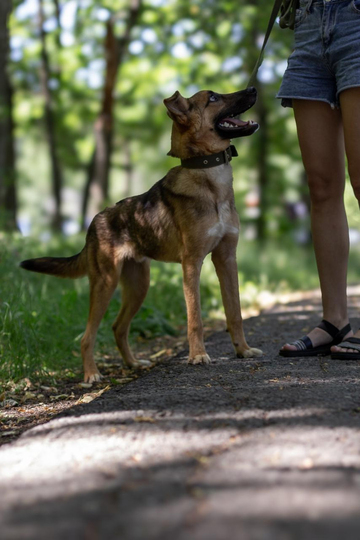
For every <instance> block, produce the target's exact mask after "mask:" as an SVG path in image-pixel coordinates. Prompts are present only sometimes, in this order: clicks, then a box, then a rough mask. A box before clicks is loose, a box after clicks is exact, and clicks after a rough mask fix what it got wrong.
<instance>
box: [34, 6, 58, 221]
mask: <svg viewBox="0 0 360 540" xmlns="http://www.w3.org/2000/svg"><path fill="white" fill-rule="evenodd" d="M39 33H40V39H41V74H40V75H41V87H42V93H43V96H44V103H45V110H44V115H45V125H46V135H47V141H48V145H49V153H50V162H51V178H52V192H53V197H54V201H55V210H54V214H53V217H52V227H53V229H54V230H57V231H61V230H62V215H61V190H62V186H63V175H62V170H61V166H60V161H59V158H58V155H57V148H56V137H55V116H54V110H53V100H52V96H51V92H50V87H49V79H50V66H49V57H48V53H47V48H46V33H45V30H44V10H43V0H39Z"/></svg>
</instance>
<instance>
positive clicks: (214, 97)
mask: <svg viewBox="0 0 360 540" xmlns="http://www.w3.org/2000/svg"><path fill="white" fill-rule="evenodd" d="M218 100H219V98H218V96H216V95H215V94H211V96H210V97H209V101H218Z"/></svg>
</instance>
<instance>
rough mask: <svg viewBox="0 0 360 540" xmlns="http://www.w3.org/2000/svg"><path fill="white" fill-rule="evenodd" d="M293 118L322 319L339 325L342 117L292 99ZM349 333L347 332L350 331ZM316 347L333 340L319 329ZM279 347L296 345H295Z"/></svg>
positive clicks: (342, 316) (343, 260)
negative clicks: (308, 201) (308, 200)
mask: <svg viewBox="0 0 360 540" xmlns="http://www.w3.org/2000/svg"><path fill="white" fill-rule="evenodd" d="M294 112H295V120H296V125H297V130H298V137H299V143H300V149H301V154H302V158H303V163H304V167H305V170H306V173H307V177H308V182H309V189H310V197H311V228H312V235H313V242H314V249H315V255H316V262H317V267H318V272H319V278H320V287H321V292H322V303H323V313H324V319H326V320H327V321H329V322H330V323H332V324H333V325H334V326H336V327H337V328H339V329H341V328H343V327H344V326H345V325H346V324H347V322H348V315H347V298H346V277H347V262H348V254H349V235H348V226H347V219H346V214H345V208H344V201H343V193H344V186H345V155H344V154H345V152H344V135H343V126H342V118H341V113H340V111H339V110H332V109H331V108H330V107H329V105H328V104H326V103H322V102H317V101H308V100H294ZM349 335H350V334H349ZM308 336H309V337H310V339H311V341H312V343H313V345H314V346H317V345H323V344H326V343H329V342H330V341H331V339H332V338H331V337H330V336H329V335H328V334H327V333H326V332H324V331H323V330H321V329H319V328H315V329H313V330H312V331H311V332H310V333H309V334H308ZM283 348H285V349H290V350H295V349H296V347H295V346H293V345H288V344H287V345H285V346H284V347H283Z"/></svg>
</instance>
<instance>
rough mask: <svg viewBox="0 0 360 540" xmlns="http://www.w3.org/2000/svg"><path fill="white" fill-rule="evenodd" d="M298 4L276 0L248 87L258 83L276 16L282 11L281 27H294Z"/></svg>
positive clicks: (294, 0)
mask: <svg viewBox="0 0 360 540" xmlns="http://www.w3.org/2000/svg"><path fill="white" fill-rule="evenodd" d="M297 6H298V1H297V0H285V1H284V0H275V2H274V5H273V8H272V12H271V15H270V20H269V23H268V27H267V29H266V32H265V37H264V42H263V44H262V47H261V50H260V54H259V57H258V59H257V61H256V64H255V67H254V69H253V72H252V74H251V75H250V79H249V82H248V85H247V88H249V87H250V86H254V85H255V83H256V75H257V72H258V71H259V67H260V66H261V64H262V61H263V58H264V51H265V47H266V45H267V42H268V40H269V37H270V34H271V30H272V29H273V26H274V23H275V21H276V17H277V16H278V15H279V13H280V27H281V28H291V29H293V28H294V20H295V13H296V8H297Z"/></svg>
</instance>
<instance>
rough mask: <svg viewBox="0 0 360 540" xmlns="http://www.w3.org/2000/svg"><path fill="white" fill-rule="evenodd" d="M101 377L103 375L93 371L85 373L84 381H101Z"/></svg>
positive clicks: (90, 382)
mask: <svg viewBox="0 0 360 540" xmlns="http://www.w3.org/2000/svg"><path fill="white" fill-rule="evenodd" d="M102 378H103V377H102V375H101V373H100V372H99V371H97V372H95V373H85V375H84V382H86V383H89V384H92V383H95V382H99V381H101V379H102Z"/></svg>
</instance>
